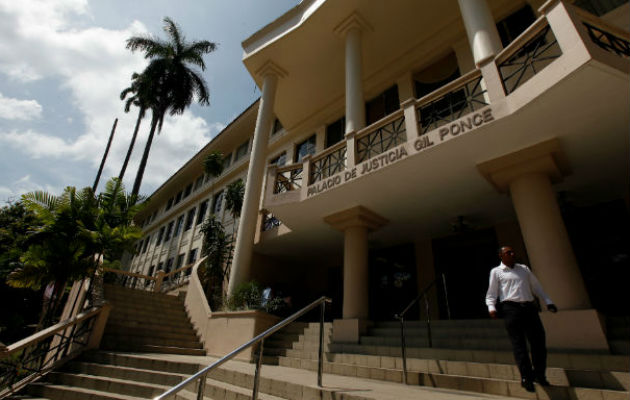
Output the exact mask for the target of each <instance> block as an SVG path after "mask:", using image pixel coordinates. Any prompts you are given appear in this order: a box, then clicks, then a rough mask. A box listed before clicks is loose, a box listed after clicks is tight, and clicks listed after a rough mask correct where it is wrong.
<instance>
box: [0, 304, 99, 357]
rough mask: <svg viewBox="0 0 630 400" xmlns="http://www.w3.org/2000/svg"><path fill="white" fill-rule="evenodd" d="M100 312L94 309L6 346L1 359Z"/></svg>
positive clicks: (0, 354)
mask: <svg viewBox="0 0 630 400" xmlns="http://www.w3.org/2000/svg"><path fill="white" fill-rule="evenodd" d="M99 312H101V308H100V307H94V308H92V309H91V310H88V311H86V312H83V313H81V314H79V315H77V316H76V317H73V318H69V319H67V320H65V321H61V322H58V323H56V324H55V325H53V326H50V327H48V328H46V329H44V330H41V331H39V332H37V333H34V334H32V335H31V336H28V337H26V338H24V339H22V340H19V341H17V342H15V343H13V344H11V345H9V346H6V347H5V348H4V349H3V350H4V351H3V352H1V353H0V358H3V357H8V356H10V355H11V353H15V352H16V351H18V350H21V349H23V348H25V347H27V346H30V345H33V344H36V343H39V342H41V341H42V340H44V339H46V338H48V337H50V336H52V335H54V334H55V333H57V332H60V331H63V330H65V329H67V328H70V327H71V326H73V325H76V324H78V323H79V322H81V321H84V320H86V319H88V318H90V317H93V316H94V315H96V314H98V313H99Z"/></svg>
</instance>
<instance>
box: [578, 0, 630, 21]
mask: <svg viewBox="0 0 630 400" xmlns="http://www.w3.org/2000/svg"><path fill="white" fill-rule="evenodd" d="M627 2H628V0H575V2H574V3H573V4H574V5H576V6H578V7H580V8H582V9H584V10H586V11H588V12H590V13H591V14H595V15H597V16H598V17H601V16H602V15H604V14H607V13H608V12H609V11H612V10H614V9H615V8H617V7H619V6H621V5H623V4H625V3H627Z"/></svg>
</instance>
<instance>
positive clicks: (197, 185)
mask: <svg viewBox="0 0 630 400" xmlns="http://www.w3.org/2000/svg"><path fill="white" fill-rule="evenodd" d="M201 185H203V174H201V176H200V177H199V178H197V181H196V182H195V188H194V189H193V190H197V189H199V188H200V187H201Z"/></svg>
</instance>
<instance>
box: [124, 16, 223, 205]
mask: <svg viewBox="0 0 630 400" xmlns="http://www.w3.org/2000/svg"><path fill="white" fill-rule="evenodd" d="M164 31H165V32H166V34H167V36H168V38H169V40H168V41H164V40H161V39H156V38H153V37H151V36H135V37H132V38H130V39H128V40H127V48H128V49H130V50H131V51H132V52H133V51H136V50H142V51H144V53H145V55H144V56H145V58H147V59H150V60H151V61H150V63H149V65H148V66H147V68H146V69H145V70H144V72H143V73H142V75H143V76H144V77H145V78H146V81H145V79H142V81H143V82H145V83H147V87H148V88H147V90H148V91H149V92H150V93H151V102H150V104H151V105H150V107H151V130H150V132H149V137H148V139H147V144H146V146H145V148H144V153H143V154H142V160H141V161H140V167H139V168H138V174H137V175H136V180H135V182H134V185H133V189H132V191H131V193H132V195H137V194H138V193H139V192H140V185H141V184H142V177H143V175H144V170H145V168H146V165H147V160H148V158H149V151H150V150H151V144H152V143H153V136H154V134H155V130H156V128H157V130H158V132H160V131H161V130H162V123H163V122H164V116H165V115H166V113H167V112H169V114H170V115H176V114H182V113H183V112H184V111H185V110H186V108H188V106H190V104H191V103H192V101H193V100H194V99H195V98H196V99H197V101H198V102H199V103H200V104H201V105H209V104H210V93H209V90H208V87H207V85H206V82H205V80H204V79H203V77H202V76H201V74H200V73H199V72H198V71H197V70H196V69H194V68H192V67H191V66H196V67H199V68H200V69H201V70H202V71H204V70H205V69H206V64H205V62H204V61H203V55H204V54H207V53H210V52H212V51H214V50H215V49H216V46H217V45H216V44H215V43H212V42H209V41H207V40H202V41H194V42H192V43H188V42H186V40H185V39H184V37H183V36H182V34H181V33H180V29H179V27H178V26H177V25H176V24H175V22H173V21H172V20H171V19H170V18H168V17H166V18H164Z"/></svg>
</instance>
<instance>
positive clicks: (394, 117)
mask: <svg viewBox="0 0 630 400" xmlns="http://www.w3.org/2000/svg"><path fill="white" fill-rule="evenodd" d="M404 115H405V110H404V109H403V108H399V109H398V110H396V111H394V112H393V113H391V114H387V115H386V116H384V117H383V118H381V119H379V120H378V121H376V122H374V123H372V124H370V125H368V126H366V127H365V128H363V129H361V130H360V131H358V132H357V134H356V135H355V138H356V139H357V140H358V139H360V138H362V137H364V136H367V135H369V134H370V133H372V132H374V131H375V130H377V129H378V128H381V127H383V126H384V125H387V124H388V123H390V122H393V121H395V120H397V119H398V118H400V117H403V116H404Z"/></svg>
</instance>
